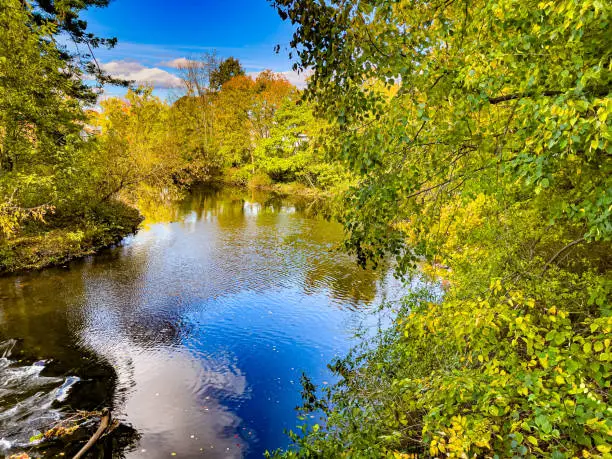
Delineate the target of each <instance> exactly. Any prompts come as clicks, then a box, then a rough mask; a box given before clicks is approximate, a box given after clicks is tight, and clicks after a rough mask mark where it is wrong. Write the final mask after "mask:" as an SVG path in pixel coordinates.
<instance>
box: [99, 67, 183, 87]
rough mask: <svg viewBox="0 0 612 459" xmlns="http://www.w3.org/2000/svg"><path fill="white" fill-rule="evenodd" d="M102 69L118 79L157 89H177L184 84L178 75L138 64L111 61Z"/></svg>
mask: <svg viewBox="0 0 612 459" xmlns="http://www.w3.org/2000/svg"><path fill="white" fill-rule="evenodd" d="M100 67H101V68H102V70H104V71H106V72H108V73H109V74H111V75H112V76H114V77H116V78H123V79H125V80H132V81H135V82H136V83H139V84H149V85H152V86H153V87H155V88H176V87H179V86H181V84H182V81H181V79H180V78H179V77H177V76H176V75H173V74H172V73H170V72H166V71H165V70H162V69H160V68H157V67H145V66H144V65H142V64H140V63H138V62H133V61H111V62H107V63H105V64H101V65H100Z"/></svg>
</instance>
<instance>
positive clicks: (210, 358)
mask: <svg viewBox="0 0 612 459" xmlns="http://www.w3.org/2000/svg"><path fill="white" fill-rule="evenodd" d="M141 205H142V206H143V209H144V213H145V215H146V217H147V220H146V221H145V226H144V229H143V230H142V231H141V232H139V233H138V234H137V235H136V236H133V237H129V238H126V240H125V241H124V243H123V244H122V245H121V246H120V247H116V248H114V249H111V250H108V251H106V252H105V253H103V254H101V255H99V256H97V257H94V258H90V259H87V260H85V261H81V262H75V263H72V264H71V265H70V266H69V267H68V268H67V269H51V270H46V271H43V272H41V273H34V274H31V275H25V276H20V277H10V278H5V279H0V337H2V338H3V339H9V338H16V339H20V340H21V341H20V343H21V347H22V348H23V349H24V350H25V351H26V352H27V353H28V355H30V356H31V358H32V359H47V360H52V364H51V365H49V366H48V368H46V369H45V371H46V372H49V376H48V377H49V378H56V379H53V381H54V384H55V386H53V387H59V386H61V384H62V382H63V381H65V380H66V378H67V377H68V376H71V377H74V378H75V379H71V381H73V383H72V384H74V386H73V387H72V389H71V391H70V395H69V396H68V398H67V400H66V401H65V404H67V405H68V406H67V407H64V408H65V409H81V408H84V409H94V408H100V407H102V406H105V405H110V406H112V407H113V409H114V412H115V415H116V416H118V417H119V418H120V419H121V420H122V421H124V422H125V423H129V424H130V425H131V426H132V427H134V429H136V431H138V433H139V439H138V441H137V442H135V444H134V445H133V446H132V447H131V448H129V449H128V450H127V451H124V453H125V454H126V455H127V456H130V457H131V456H134V457H137V456H142V457H168V456H169V455H170V454H171V453H173V452H174V453H176V455H177V456H179V457H180V456H183V457H187V456H189V457H191V456H194V455H199V454H201V453H202V452H205V453H206V455H207V456H208V457H247V456H249V457H260V456H261V454H262V453H263V451H265V449H274V448H277V447H279V446H285V445H286V444H287V438H286V437H285V435H284V434H283V429H286V428H293V427H294V426H295V425H296V422H297V421H296V417H295V416H296V413H295V411H294V408H295V407H296V406H297V405H298V404H299V403H300V395H299V394H300V386H299V379H300V375H301V373H302V372H303V371H306V372H307V373H308V374H309V375H311V376H312V377H313V379H314V380H315V382H318V383H319V384H325V383H328V382H329V378H330V374H329V372H328V370H327V368H326V363H327V362H328V361H329V360H331V359H332V358H333V357H334V356H335V355H341V354H343V353H345V352H346V351H347V350H348V348H349V347H350V345H351V336H352V333H353V330H354V329H355V328H356V327H357V326H358V325H359V324H360V323H361V322H362V320H363V318H364V312H363V311H364V310H366V309H367V308H366V307H367V306H368V305H370V304H372V303H378V302H379V301H380V300H382V299H384V298H385V296H389V295H390V296H396V295H397V294H398V291H397V290H398V289H399V286H398V285H397V284H396V283H395V282H394V281H393V279H392V277H391V276H389V275H384V276H382V277H381V274H380V273H377V272H372V271H364V270H361V269H360V268H358V267H357V266H356V265H355V263H354V262H353V261H352V260H350V259H349V258H348V257H346V256H344V255H343V254H341V253H338V252H336V251H334V250H333V249H334V247H335V245H336V244H337V243H338V242H339V241H340V238H341V236H342V234H341V228H340V227H339V226H338V225H336V224H334V223H330V222H327V221H325V220H322V219H317V218H308V217H306V216H305V213H304V212H303V209H302V207H301V206H300V203H299V202H298V203H296V202H289V201H287V200H282V199H278V198H274V197H270V196H266V195H261V196H260V195H253V194H251V193H248V194H247V193H243V192H238V191H235V190H224V191H210V190H202V191H200V192H196V193H193V194H192V195H190V196H189V197H188V198H187V199H185V200H184V201H182V202H180V203H175V204H163V205H162V204H159V203H154V202H146V203H141ZM57 378H59V379H57ZM76 378H80V380H77V379H76ZM56 404H57V402H56ZM10 405H11V403H10V402H7V401H6V400H5V399H2V398H0V411H2V413H3V415H4V414H6V413H8V412H9V411H10V408H11V406H10ZM45 410H47V408H45ZM0 419H1V418H0ZM15 421H16V420H15ZM0 422H1V421H0ZM37 428H39V429H40V428H42V427H41V426H33V425H30V423H28V422H25V423H19V429H22V431H23V432H22V433H23V435H26V434H27V435H28V437H29V435H31V434H32V430H35V429H37ZM26 431H27V433H26ZM6 435H7V432H6V427H3V424H0V438H2V437H6Z"/></svg>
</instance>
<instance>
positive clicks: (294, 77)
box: [247, 70, 312, 89]
mask: <svg viewBox="0 0 612 459" xmlns="http://www.w3.org/2000/svg"><path fill="white" fill-rule="evenodd" d="M260 73H261V72H248V73H247V75H249V76H251V77H253V78H257V76H258V75H259V74H260ZM274 73H276V74H278V75H282V76H284V77H285V78H286V79H287V81H289V83H291V84H292V85H294V86H296V87H298V88H300V89H304V88H305V87H306V86H307V84H308V77H310V75H311V74H312V72H311V71H306V72H301V73H298V72H295V71H293V70H288V71H286V72H274Z"/></svg>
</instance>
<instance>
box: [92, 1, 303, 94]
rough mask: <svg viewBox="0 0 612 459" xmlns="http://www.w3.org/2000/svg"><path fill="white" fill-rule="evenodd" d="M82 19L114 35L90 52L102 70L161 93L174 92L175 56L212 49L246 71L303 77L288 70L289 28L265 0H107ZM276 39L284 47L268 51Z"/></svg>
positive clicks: (294, 78)
mask: <svg viewBox="0 0 612 459" xmlns="http://www.w3.org/2000/svg"><path fill="white" fill-rule="evenodd" d="M84 19H85V20H87V22H88V29H89V30H90V31H91V32H94V33H95V34H97V35H99V36H104V37H117V38H118V39H119V44H118V45H117V47H115V48H114V49H112V50H104V49H98V50H96V52H95V54H96V57H97V59H98V60H99V62H100V63H101V65H102V67H103V68H104V69H105V70H107V71H108V72H110V73H111V74H115V75H117V76H122V77H129V78H128V79H134V80H136V81H138V82H140V83H145V82H147V81H148V82H150V83H153V84H154V86H155V87H156V89H157V91H156V92H157V93H158V94H159V95H161V96H163V97H170V95H171V94H172V93H177V92H178V91H179V90H178V89H175V88H174V86H175V85H176V84H177V80H176V75H177V70H176V68H175V67H176V59H181V58H183V59H185V58H187V59H189V58H196V59H197V57H198V55H201V54H202V53H203V52H206V51H212V50H217V53H218V55H219V56H220V57H222V58H224V57H229V56H233V57H236V58H238V59H239V60H240V61H241V62H242V64H243V66H244V68H245V70H246V71H247V72H252V73H256V72H259V71H261V70H264V69H267V68H269V69H272V70H274V71H276V72H286V76H287V77H288V79H289V80H290V81H292V82H293V83H294V84H296V83H298V84H299V83H300V82H302V81H303V78H301V77H299V76H297V75H295V74H294V73H293V72H291V71H290V70H291V63H290V61H289V59H288V50H287V49H286V48H287V45H288V43H289V41H290V39H291V34H292V27H291V25H290V24H289V23H287V22H283V21H282V20H281V19H280V18H279V16H278V14H277V13H276V11H275V10H274V8H272V6H271V5H270V3H269V2H268V1H267V0H233V1H231V2H229V1H221V0H170V1H168V0H148V1H147V0H113V1H112V2H111V4H110V6H109V7H108V8H92V9H91V10H89V11H87V12H86V13H85V15H84ZM277 44H280V45H281V47H284V48H285V49H284V50H281V52H280V54H276V53H275V52H274V47H275V45H277ZM107 92H108V93H110V94H121V93H122V92H123V91H122V90H121V89H120V88H107Z"/></svg>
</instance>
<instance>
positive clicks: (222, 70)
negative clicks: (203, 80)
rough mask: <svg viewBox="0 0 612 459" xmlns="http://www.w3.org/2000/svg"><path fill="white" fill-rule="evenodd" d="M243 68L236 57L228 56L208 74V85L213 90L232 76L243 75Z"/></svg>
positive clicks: (219, 87)
mask: <svg viewBox="0 0 612 459" xmlns="http://www.w3.org/2000/svg"><path fill="white" fill-rule="evenodd" d="M244 74H245V73H244V69H243V68H242V65H241V64H240V61H239V60H238V59H234V58H233V57H228V58H227V59H225V60H223V61H221V63H220V64H219V66H218V67H217V68H216V69H215V70H214V71H213V72H212V73H211V75H210V87H211V89H214V90H215V91H218V90H219V89H221V87H222V86H223V85H224V84H225V83H227V82H228V81H229V80H231V79H232V78H234V77H237V76H242V75H244Z"/></svg>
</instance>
